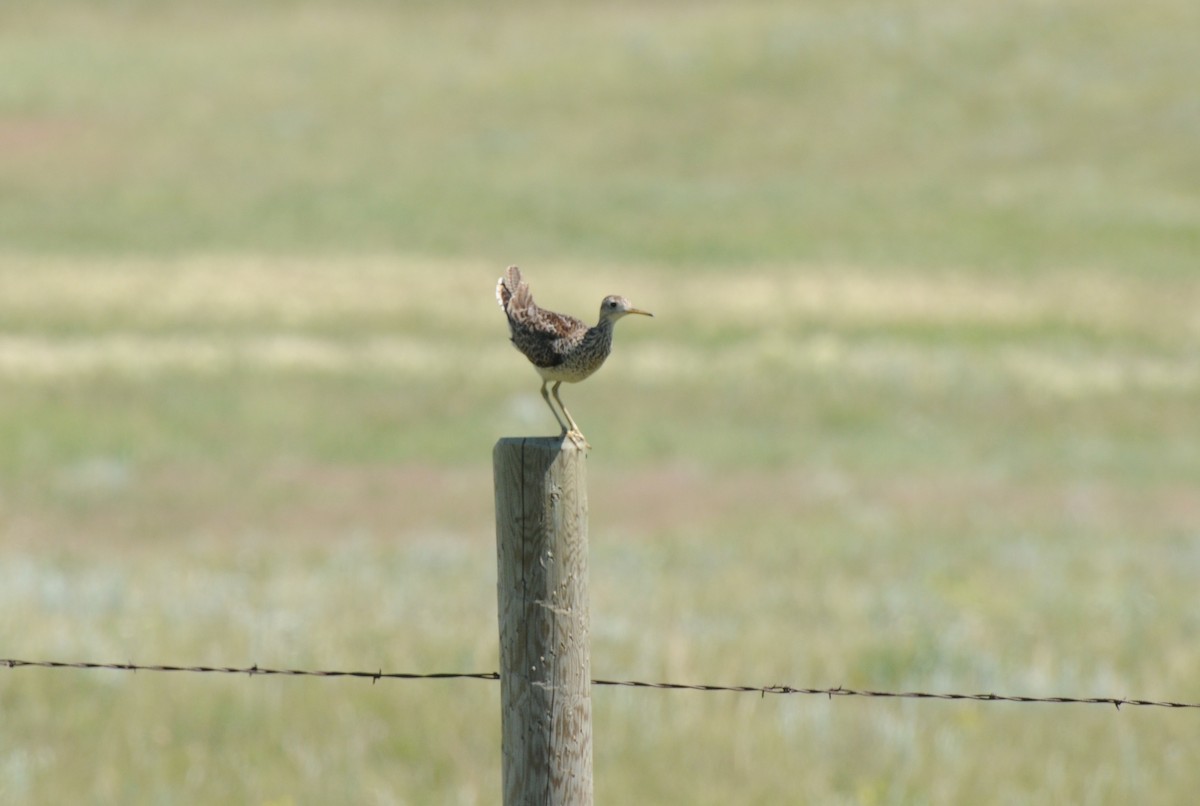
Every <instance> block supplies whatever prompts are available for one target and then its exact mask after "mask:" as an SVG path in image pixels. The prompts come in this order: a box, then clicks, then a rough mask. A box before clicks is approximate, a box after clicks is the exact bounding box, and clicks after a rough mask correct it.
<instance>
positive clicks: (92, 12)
mask: <svg viewBox="0 0 1200 806" xmlns="http://www.w3.org/2000/svg"><path fill="white" fill-rule="evenodd" d="M205 9H206V10H199V9H196V8H194V7H193V6H192V5H191V4H185V3H177V2H167V1H165V0H164V2H154V3H116V4H111V5H98V4H95V3H88V2H64V3H54V4H44V3H11V4H6V8H5V10H4V11H2V12H0V14H3V21H4V23H5V25H4V31H3V34H0V44H2V45H3V47H0V74H2V75H3V76H4V79H3V82H2V83H0V110H2V111H3V116H4V128H3V130H0V138H2V142H4V144H5V145H6V147H5V148H4V149H0V177H2V180H3V193H0V221H2V222H4V223H3V225H2V226H3V232H2V233H0V234H2V235H3V239H4V243H5V244H6V246H7V248H10V249H16V250H22V251H24V250H36V251H54V252H61V251H74V252H84V253H91V252H93V251H105V252H121V251H129V250H136V251H142V252H157V253H163V252H175V253H179V252H194V251H196V250H201V251H208V250H222V251H223V250H228V249H234V250H240V251H252V252H253V251H261V250H268V251H280V250H282V251H286V252H295V251H305V252H307V251H311V250H317V251H322V252H334V253H340V252H344V251H346V250H354V251H367V252H381V251H382V252H401V253H409V254H412V253H419V254H432V255H460V256H465V257H470V258H478V257H479V256H487V257H488V258H489V259H496V258H497V257H498V256H505V257H512V258H518V257H519V258H520V259H522V260H526V261H530V260H534V259H536V260H550V259H553V258H562V257H587V258H591V259H596V260H628V259H633V260H636V261H639V262H643V261H647V260H659V261H664V262H668V263H687V264H689V265H699V266H707V267H713V268H717V267H728V266H730V265H747V264H750V265H753V264H756V263H759V262H761V261H763V260H771V261H785V262H793V261H796V260H803V261H813V260H818V261H827V260H833V261H850V262H853V263H857V264H864V265H871V266H874V267H879V268H882V267H895V266H901V267H917V268H922V269H923V268H927V267H931V266H943V267H947V266H948V267H956V268H957V267H982V268H988V269H998V268H999V269H1009V270H1012V269H1026V270H1031V269H1041V268H1047V267H1062V266H1069V267H1076V268H1083V269H1090V268H1095V267H1106V268H1120V269H1127V270H1135V269H1136V270H1138V271H1155V272H1166V273H1180V272H1184V273H1186V272H1188V271H1190V270H1192V269H1193V259H1192V256H1193V255H1194V253H1195V246H1196V222H1197V218H1198V217H1200V202H1197V199H1196V194H1195V192H1194V181H1193V177H1195V176H1196V175H1197V173H1198V172H1200V157H1198V156H1197V151H1196V149H1195V147H1194V144H1195V142H1196V141H1197V138H1198V136H1200V108H1197V105H1196V103H1195V97H1194V92H1193V87H1192V83H1193V82H1192V76H1193V75H1194V74H1195V72H1196V68H1197V57H1196V55H1195V48H1194V47H1193V46H1192V45H1193V43H1192V37H1191V31H1192V30H1194V28H1195V26H1196V24H1197V23H1198V22H1200V18H1198V17H1200V12H1198V11H1197V10H1196V7H1195V4H1193V3H1188V2H1183V0H1156V2H1152V3H1147V4H1143V5H1141V6H1139V7H1138V8H1137V9H1130V8H1129V7H1128V4H1126V3H1121V2H1116V1H1115V0H1110V1H1108V2H1088V3H1080V2H1076V3H1063V4H1054V5H1053V6H1047V5H1046V4H1044V3H1041V2H1021V3H1007V4H1004V5H1003V6H996V5H995V4H990V3H983V2H968V3H957V4H949V3H944V2H938V1H937V0H917V1H916V2H905V3H886V4H881V3H877V2H851V3H829V2H826V3H811V4H805V5H803V6H797V5H796V4H792V3H774V2H754V3H723V2H709V3H698V4H697V3H686V4H684V3H671V2H659V3H649V4H636V5H635V4H618V5H611V4H605V5H602V6H599V5H591V6H584V7H580V6H576V5H571V4H564V3H555V2H532V3H516V4H505V6H503V7H498V8H492V7H486V8H485V7H481V6H478V5H476V4H472V3H456V4H453V5H450V6H447V5H444V4H422V3H406V4H398V5H389V4H384V3H378V2H352V3H344V4H338V5H331V4H327V3H322V2H268V3H258V4H255V5H254V6H253V7H246V6H244V5H242V4H218V5H216V6H212V7H211V8H210V7H209V6H205Z"/></svg>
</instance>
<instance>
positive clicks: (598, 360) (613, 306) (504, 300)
mask: <svg viewBox="0 0 1200 806" xmlns="http://www.w3.org/2000/svg"><path fill="white" fill-rule="evenodd" d="M496 301H497V302H499V303H500V307H501V308H503V309H504V314H505V316H507V317H508V329H509V332H510V333H511V335H512V343H513V344H514V345H515V346H516V348H517V349H518V350H520V351H521V352H522V353H524V354H525V357H526V358H528V359H529V361H530V362H531V363H532V364H533V366H534V369H536V370H537V371H538V374H539V375H541V376H542V398H543V399H545V401H546V405H547V406H549V407H550V411H552V412H554V419H556V420H558V424H559V426H560V427H561V428H562V434H563V436H565V437H569V438H570V440H571V441H572V442H574V443H575V444H576V445H577V446H578V447H580V448H590V447H591V446H590V445H588V443H587V440H586V439H585V438H584V436H583V432H582V431H580V430H579V426H578V425H576V424H575V420H574V419H573V418H572V417H571V412H569V411H567V407H566V406H565V405H563V402H562V398H561V397H559V396H558V387H560V386H562V385H563V384H564V383H578V382H579V381H582V380H583V379H584V378H586V377H588V376H589V375H591V374H592V373H593V372H595V371H596V370H598V369H600V365H601V364H603V363H604V359H606V358H608V354H609V352H610V351H611V350H612V338H613V327H614V326H615V325H616V324H617V320H618V319H620V318H621V317H622V316H625V315H626V314H630V313H638V314H642V315H643V316H653V315H654V314H652V313H650V312H649V311H643V310H641V309H639V308H635V307H633V305H631V304H630V302H629V300H627V299H625V297H618V296H610V297H605V298H604V301H603V302H601V303H600V321H599V322H598V323H596V325H595V326H594V327H588V326H587V323H586V322H583V321H581V320H579V319H576V318H575V317H574V316H567V315H566V314H562V313H555V312H554V311H548V310H546V309H545V308H539V307H538V306H537V304H536V303H535V302H534V301H533V294H532V293H531V292H530V291H529V284H528V283H526V282H525V281H524V280H523V279H521V270H520V269H518V268H517V267H516V266H509V267H508V269H506V270H505V272H504V276H503V277H501V278H500V280H499V282H497V283H496ZM551 383H552V384H554V385H553V386H552V387H551V388H550V390H549V391H547V389H546V386H547V384H551ZM551 395H553V396H554V400H555V401H556V402H557V403H558V405H559V408H561V409H562V417H560V416H559V414H558V409H555V408H554V403H551V402H550V396H551ZM563 417H565V418H566V421H565V422H564V421H563Z"/></svg>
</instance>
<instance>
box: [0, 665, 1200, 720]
mask: <svg viewBox="0 0 1200 806" xmlns="http://www.w3.org/2000/svg"><path fill="white" fill-rule="evenodd" d="M0 666H7V667H8V668H9V669H18V668H22V667H33V668H42V669H109V670H113V671H118V672H194V673H202V674H203V673H207V674H235V675H247V676H250V677H254V676H256V675H277V676H283V677H358V678H367V679H370V680H371V681H372V682H373V683H374V682H378V681H380V680H499V679H500V674H499V672H431V673H425V674H421V673H414V672H384V671H382V670H380V671H377V672H346V671H330V670H310V669H272V668H267V667H263V666H259V665H258V664H255V665H253V666H248V667H240V668H239V667H233V666H172V665H166V664H137V663H95V662H90V661H81V662H66V661H53V660H18V659H16V658H0ZM592 685H594V686H620V687H625V688H652V689H665V690H669V691H706V692H713V691H726V692H734V693H741V694H758V695H760V696H762V697H766V696H767V695H768V694H775V695H783V694H809V695H817V696H823V697H827V698H829V699H830V700H832V699H833V698H834V697H867V698H874V699H910V700H970V701H974V702H1013V703H1046V704H1055V705H1061V704H1075V705H1111V706H1114V707H1115V708H1117V709H1118V710H1119V709H1120V708H1121V706H1123V705H1135V706H1150V707H1155V708H1200V703H1194V702H1173V701H1170V700H1142V699H1132V698H1126V697H1025V696H1020V695H1011V694H946V693H930V692H925V691H873V690H870V689H852V688H844V687H842V686H837V687H836V688H797V687H794V686H785V685H770V686H721V685H705V684H698V683H647V682H643V681H641V680H593V681H592Z"/></svg>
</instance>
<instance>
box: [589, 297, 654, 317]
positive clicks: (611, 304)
mask: <svg viewBox="0 0 1200 806" xmlns="http://www.w3.org/2000/svg"><path fill="white" fill-rule="evenodd" d="M629 313H640V314H641V315H642V316H654V314H652V313H650V312H649V311H643V310H642V309H641V308H635V307H633V304H632V303H631V302H630V301H629V300H627V299H625V298H624V297H618V296H616V295H613V296H611V297H605V298H604V301H603V302H601V303H600V321H601V322H605V321H607V322H615V321H617V320H618V319H620V318H621V317H622V316H624V315H625V314H629Z"/></svg>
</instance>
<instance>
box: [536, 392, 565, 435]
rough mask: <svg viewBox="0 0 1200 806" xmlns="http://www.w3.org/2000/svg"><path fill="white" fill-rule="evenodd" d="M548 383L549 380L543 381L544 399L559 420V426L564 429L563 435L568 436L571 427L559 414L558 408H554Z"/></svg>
mask: <svg viewBox="0 0 1200 806" xmlns="http://www.w3.org/2000/svg"><path fill="white" fill-rule="evenodd" d="M547 383H549V381H542V399H543V400H545V401H546V405H547V406H549V407H550V411H552V412H554V419H555V420H558V426H559V428H561V429H562V433H563V436H566V435H567V432H568V430H569V429H568V428H567V424H566V423H564V422H563V419H562V417H560V416H559V415H558V409H556V408H554V404H553V403H551V402H550V393H549V392H548V391H546V384H547ZM556 397H557V395H556ZM560 405H561V402H560Z"/></svg>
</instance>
